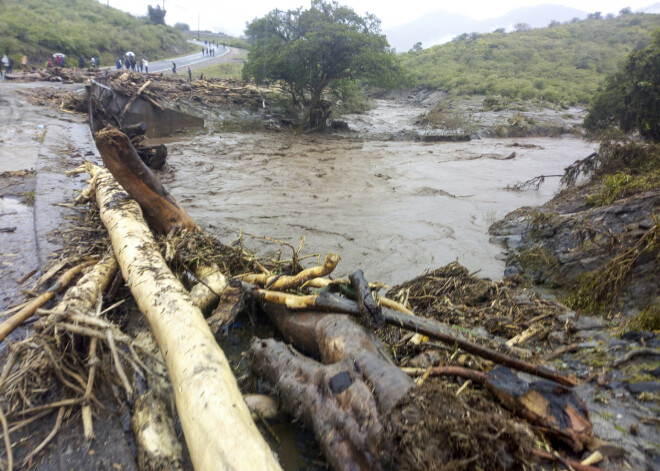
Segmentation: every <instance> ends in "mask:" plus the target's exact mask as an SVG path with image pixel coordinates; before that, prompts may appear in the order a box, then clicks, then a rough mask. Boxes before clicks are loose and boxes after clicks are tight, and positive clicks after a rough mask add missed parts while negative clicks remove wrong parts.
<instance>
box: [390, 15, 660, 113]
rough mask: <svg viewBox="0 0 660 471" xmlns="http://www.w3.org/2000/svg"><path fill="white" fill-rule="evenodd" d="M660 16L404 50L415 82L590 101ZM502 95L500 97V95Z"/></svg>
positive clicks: (504, 97) (462, 90)
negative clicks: (414, 50)
mask: <svg viewBox="0 0 660 471" xmlns="http://www.w3.org/2000/svg"><path fill="white" fill-rule="evenodd" d="M659 28H660V15H652V14H627V15H621V16H619V17H616V18H611V19H589V20H585V21H578V22H574V23H569V24H559V25H556V26H552V27H548V28H541V29H532V30H530V31H519V32H512V33H489V34H476V33H474V34H470V35H468V34H464V35H462V36H459V37H458V38H456V39H454V40H453V41H452V42H450V43H446V44H442V45H439V46H435V47H432V48H429V49H426V50H422V51H417V52H409V53H407V54H403V55H402V62H403V64H404V65H405V66H406V67H407V68H408V69H409V71H410V74H411V81H412V83H413V84H415V85H419V84H422V85H426V86H431V87H436V88H439V89H442V90H446V91H447V92H449V93H450V94H452V95H488V96H491V97H494V98H493V99H491V102H493V103H496V102H504V103H506V102H507V101H511V100H541V101H546V102H548V101H549V102H553V103H557V104H560V103H561V104H564V105H567V104H586V103H588V102H589V101H590V99H591V97H592V95H593V93H594V92H595V91H596V89H597V88H598V87H599V86H600V85H601V84H602V83H603V80H604V78H605V77H606V76H607V75H608V74H610V73H612V72H614V71H616V70H617V67H618V66H619V65H620V64H622V63H623V62H624V61H625V58H626V55H627V54H628V53H629V52H631V51H632V50H634V49H637V48H641V47H645V46H646V45H648V44H649V42H650V39H651V36H650V33H651V31H653V30H657V29H659ZM498 96H499V97H501V100H500V99H498V98H495V97H498Z"/></svg>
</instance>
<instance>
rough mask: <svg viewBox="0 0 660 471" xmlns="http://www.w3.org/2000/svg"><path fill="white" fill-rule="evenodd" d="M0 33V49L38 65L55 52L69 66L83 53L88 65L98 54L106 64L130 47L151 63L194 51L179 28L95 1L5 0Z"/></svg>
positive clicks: (1, 4) (0, 10)
mask: <svg viewBox="0 0 660 471" xmlns="http://www.w3.org/2000/svg"><path fill="white" fill-rule="evenodd" d="M144 14H145V15H146V14H147V7H146V4H145V11H144ZM0 31H2V34H0V51H2V53H3V54H4V53H5V52H7V53H9V55H10V56H11V57H12V58H13V59H14V62H15V64H20V59H21V57H22V55H23V54H26V55H27V56H28V60H29V64H30V66H36V67H43V66H45V62H46V60H47V59H48V58H49V57H50V56H51V55H52V54H53V53H55V52H61V53H63V54H66V56H67V59H68V64H69V65H77V63H78V61H77V58H78V56H79V55H82V56H83V58H85V61H86V62H87V63H89V59H90V57H92V56H94V57H100V59H101V65H102V66H107V65H111V64H114V62H115V60H116V59H117V57H118V56H122V57H123V55H124V53H125V52H126V51H129V50H131V51H133V52H135V53H136V55H137V56H138V58H139V57H147V58H148V59H149V60H152V61H154V60H158V59H162V58H165V57H172V56H177V55H181V54H185V53H186V52H190V51H191V50H193V49H192V45H191V44H190V43H188V42H187V41H186V39H185V37H184V35H183V34H182V33H181V31H179V30H178V29H176V28H173V27H170V26H165V25H155V24H151V23H149V22H148V21H147V19H146V17H135V16H132V15H130V14H128V13H125V12H123V11H120V10H118V9H116V8H112V7H108V6H107V5H106V4H105V2H104V3H100V2H98V1H95V0H20V1H19V0H3V1H0ZM196 49H197V47H196V46H195V47H194V50H196ZM17 68H18V66H17Z"/></svg>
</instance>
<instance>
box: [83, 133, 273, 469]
mask: <svg viewBox="0 0 660 471" xmlns="http://www.w3.org/2000/svg"><path fill="white" fill-rule="evenodd" d="M108 137H111V136H108ZM100 140H101V141H102V142H103V141H104V138H100ZM87 168H88V171H89V173H90V174H92V176H94V175H96V177H95V184H96V200H97V202H98V205H99V208H100V214H101V220H102V221H103V223H104V225H105V226H106V228H107V230H108V232H109V234H110V239H111V241H112V246H113V248H114V250H115V254H116V256H117V260H118V262H119V265H120V268H121V271H122V274H123V276H124V279H125V280H126V283H127V285H128V287H129V288H130V290H131V293H132V294H133V297H134V298H135V300H136V301H137V304H138V307H139V308H140V310H141V311H142V313H143V314H144V315H145V317H146V318H147V319H148V321H149V324H150V325H151V329H152V331H153V333H154V336H155V338H156V341H157V343H158V345H159V347H160V349H161V352H162V353H163V356H164V357H165V361H166V364H167V369H168V372H169V375H170V379H171V381H172V386H173V389H174V395H175V401H176V407H177V411H178V413H179V418H180V420H181V425H182V427H183V431H184V434H185V439H186V443H187V445H188V449H189V452H190V456H191V459H192V462H193V464H194V466H195V469H196V470H198V471H199V470H215V469H218V468H222V469H237V470H238V469H245V470H253V469H260V470H269V469H280V466H279V464H278V463H277V460H276V459H275V458H274V456H273V454H272V452H271V450H270V448H269V447H268V445H267V444H266V443H265V441H264V440H263V438H262V437H261V434H260V433H259V431H258V429H257V428H256V426H255V424H254V422H253V421H252V419H251V417H250V412H249V410H248V408H247V406H246V405H245V402H244V401H243V397H242V395H241V393H240V391H239V389H238V386H237V384H236V380H235V378H234V376H233V374H232V370H231V367H230V365H229V362H228V361H227V359H226V358H225V355H224V353H223V352H222V350H221V349H220V347H219V346H218V344H217V343H216V341H215V338H214V337H213V335H212V334H211V332H210V330H209V328H208V326H207V324H206V322H205V320H204V317H203V316H202V313H201V311H200V310H199V309H198V308H197V307H195V306H193V305H192V303H191V301H190V297H189V295H188V293H187V291H186V290H185V288H184V287H183V286H182V285H181V283H180V282H179V281H178V280H177V279H176V277H174V275H173V274H172V273H171V272H170V270H169V268H168V267H167V264H166V263H165V261H164V260H163V258H162V256H161V255H160V253H159V251H158V249H157V248H156V243H155V241H154V239H153V236H152V234H151V231H150V230H149V228H148V227H147V225H146V224H145V222H144V220H143V219H142V212H141V211H140V207H139V205H138V204H137V203H136V202H135V201H133V200H132V199H131V198H129V196H128V195H127V194H126V193H125V192H124V191H123V190H122V189H121V188H120V187H119V185H118V184H117V182H116V181H115V179H114V178H112V175H110V174H109V173H108V172H107V171H105V170H102V169H100V168H98V167H95V166H93V165H91V164H87Z"/></svg>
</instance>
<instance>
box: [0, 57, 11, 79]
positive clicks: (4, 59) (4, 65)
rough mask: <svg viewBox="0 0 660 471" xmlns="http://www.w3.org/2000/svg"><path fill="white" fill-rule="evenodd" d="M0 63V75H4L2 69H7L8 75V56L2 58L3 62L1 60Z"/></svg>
mask: <svg viewBox="0 0 660 471" xmlns="http://www.w3.org/2000/svg"><path fill="white" fill-rule="evenodd" d="M0 63H1V64H2V66H0V75H2V68H3V67H4V69H5V74H6V73H7V67H9V58H8V57H7V54H5V55H3V56H2V60H0Z"/></svg>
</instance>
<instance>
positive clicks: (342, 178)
mask: <svg viewBox="0 0 660 471" xmlns="http://www.w3.org/2000/svg"><path fill="white" fill-rule="evenodd" d="M378 105H379V106H378V108H377V109H376V110H374V111H372V112H371V113H368V114H367V115H361V116H357V117H349V119H348V122H349V125H350V126H351V128H352V129H354V130H357V131H354V132H349V133H345V134H344V135H343V136H337V135H335V136H329V137H322V136H302V137H298V136H293V135H288V134H282V133H251V134H240V133H220V132H214V131H211V132H209V133H208V134H201V135H195V136H182V137H178V138H174V139H168V147H169V157H168V161H169V171H167V172H165V173H164V174H163V175H161V178H162V180H163V182H164V184H165V186H166V187H167V188H168V189H169V190H170V192H171V193H172V194H173V195H174V197H175V198H176V199H177V200H178V201H179V202H180V203H181V204H182V205H183V206H184V207H185V208H186V209H187V210H188V211H189V213H190V214H191V216H192V217H193V218H194V219H195V220H196V221H197V222H198V223H199V224H201V225H202V227H204V228H206V229H207V230H209V231H210V232H211V233H213V234H214V235H216V236H218V237H220V239H221V240H222V241H224V242H225V243H227V242H230V241H232V240H234V239H235V238H236V237H237V235H238V233H239V231H242V233H243V234H244V243H245V245H246V246H247V247H248V248H251V249H253V250H256V251H258V252H260V253H261V254H272V255H275V254H276V252H278V251H279V250H282V257H283V258H290V256H291V250H290V249H288V248H286V247H281V246H280V245H278V244H273V243H268V242H264V241H263V240H261V239H257V238H253V237H250V236H259V237H260V236H267V237H270V238H274V239H280V240H283V241H286V242H288V243H290V244H291V245H294V246H296V247H297V246H298V244H299V242H300V238H301V237H305V245H304V248H303V250H302V253H303V254H309V253H317V254H320V255H321V257H322V256H323V255H324V254H325V253H327V252H337V253H339V254H341V256H342V262H341V263H340V264H339V267H338V268H337V271H336V274H337V275H342V274H347V273H350V272H353V271H355V270H356V269H358V268H362V269H363V270H364V272H365V275H366V277H367V278H368V279H369V280H373V281H377V280H378V281H383V282H385V283H388V284H390V285H393V284H395V283H398V282H401V281H404V280H407V279H410V278H413V277H415V276H417V275H419V274H420V273H422V272H423V271H424V270H425V269H433V268H437V267H439V266H442V265H444V264H447V263H449V262H451V261H453V260H458V261H459V262H460V263H462V264H463V265H465V266H466V267H467V268H468V269H469V270H471V271H478V270H479V275H480V276H484V277H490V278H492V279H499V278H501V276H502V274H503V269H504V263H503V261H502V260H501V259H502V256H501V254H500V252H501V248H500V247H499V246H498V245H495V244H493V243H491V242H489V235H488V227H489V226H490V225H491V224H492V223H493V222H495V221H496V220H498V219H499V218H501V217H503V216H504V215H505V214H506V213H507V212H509V211H512V210H514V209H516V208H518V207H521V206H530V205H540V204H543V203H544V202H546V201H547V200H549V199H550V198H551V197H552V196H553V195H554V193H555V192H556V191H557V189H558V186H559V178H549V179H548V180H547V181H546V183H545V184H543V185H542V186H541V188H540V190H538V191H526V192H514V191H509V190H506V189H505V187H506V186H507V185H509V184H511V183H516V182H520V181H525V180H528V179H531V178H533V177H535V176H538V175H543V174H545V175H547V174H561V173H563V169H564V167H566V166H567V165H569V164H571V163H572V162H574V161H575V160H578V159H581V158H584V157H586V156H587V155H589V154H590V153H591V152H593V151H594V150H595V145H594V144H593V143H589V142H587V141H584V140H582V139H579V138H575V137H561V138H517V139H492V138H484V139H473V140H472V141H469V142H433V143H426V142H411V141H396V140H392V139H391V138H390V140H385V139H388V138H389V136H391V134H388V133H391V132H392V131H394V130H396V129H402V128H406V126H408V128H409V127H410V126H411V125H410V123H411V122H412V119H413V118H414V116H416V115H418V114H419V113H420V111H419V109H412V110H411V108H410V107H406V106H403V105H392V103H391V102H378ZM351 120H353V121H351ZM515 143H518V144H521V145H524V144H526V145H531V144H533V145H534V146H535V147H533V148H522V147H512V145H513V144H515ZM514 152H515V157H513V158H510V159H507V157H510V156H511V155H512V153H514ZM504 159H507V160H504ZM308 262H309V263H308V264H311V263H312V262H311V261H308Z"/></svg>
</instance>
